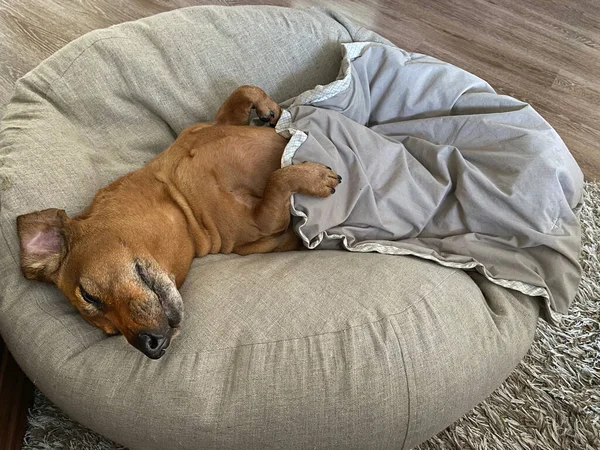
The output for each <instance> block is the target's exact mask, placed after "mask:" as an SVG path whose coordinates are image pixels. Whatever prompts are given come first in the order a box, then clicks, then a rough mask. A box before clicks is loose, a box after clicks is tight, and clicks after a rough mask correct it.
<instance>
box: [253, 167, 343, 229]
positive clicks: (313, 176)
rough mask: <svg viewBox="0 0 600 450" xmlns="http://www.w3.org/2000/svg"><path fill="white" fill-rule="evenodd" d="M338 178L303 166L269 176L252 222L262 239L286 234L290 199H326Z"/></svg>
mask: <svg viewBox="0 0 600 450" xmlns="http://www.w3.org/2000/svg"><path fill="white" fill-rule="evenodd" d="M341 181H342V178H341V177H340V176H339V175H338V174H337V173H335V172H334V171H333V170H331V169H330V168H329V167H326V166H324V165H322V164H318V163H313V162H304V163H301V164H296V165H292V166H286V167H282V168H281V169H278V170H276V171H275V172H273V173H272V174H271V176H270V177H269V179H268V181H267V185H266V187H265V191H264V194H263V197H262V200H261V202H260V203H259V204H258V205H257V206H256V207H255V209H254V211H253V219H254V222H255V223H256V225H257V226H258V228H259V230H260V232H261V234H262V235H263V236H272V235H275V234H278V233H282V232H284V231H285V230H287V228H288V226H289V224H290V196H291V195H292V194H295V193H299V194H303V195H309V196H311V197H329V196H330V195H331V194H333V193H334V192H335V187H336V186H337V185H338V184H339V183H341Z"/></svg>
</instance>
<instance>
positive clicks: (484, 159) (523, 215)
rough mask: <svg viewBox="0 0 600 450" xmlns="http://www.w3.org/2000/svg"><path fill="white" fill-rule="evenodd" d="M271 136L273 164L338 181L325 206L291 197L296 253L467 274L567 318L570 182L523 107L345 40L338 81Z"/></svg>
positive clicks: (572, 258) (572, 273)
mask: <svg viewBox="0 0 600 450" xmlns="http://www.w3.org/2000/svg"><path fill="white" fill-rule="evenodd" d="M277 131H278V132H279V133H281V134H282V135H284V136H286V137H290V138H291V139H290V141H289V143H288V145H287V147H286V150H285V152H284V155H283V159H282V165H288V164H294V163H298V162H302V161H317V162H320V163H323V164H326V165H328V166H331V167H333V169H334V170H336V171H337V172H338V173H339V174H340V175H341V176H342V177H343V179H344V182H343V183H342V184H341V185H340V187H339V188H338V189H337V192H336V193H335V194H334V195H332V196H331V197H329V198H328V199H325V200H322V199H315V198H309V197H306V196H302V195H299V194H296V195H294V196H293V198H292V215H293V217H294V227H295V230H296V232H297V233H298V235H299V236H300V237H301V238H302V239H303V241H304V243H305V245H306V246H307V247H308V248H316V247H319V248H329V249H331V248H344V249H347V250H351V251H359V252H380V253H386V254H396V255H413V256H418V257H421V258H426V259H429V260H433V261H436V262H438V263H440V264H443V265H445V266H449V267H455V268H460V269H474V270H477V271H478V272H480V273H482V274H483V275H484V276H486V277H487V278H488V279H489V280H491V281H493V282H495V283H497V284H499V285H501V286H504V287H507V288H511V289H516V290H518V291H521V292H523V293H525V294H528V295H531V296H540V297H543V298H545V299H546V306H547V310H548V312H549V313H550V311H555V312H560V313H566V312H567V310H568V307H569V304H570V302H571V300H572V299H573V297H574V296H575V293H576V290H577V287H578V284H579V279H580V273H581V268H580V266H579V264H578V256H579V251H580V228H579V222H578V219H577V216H576V211H577V210H578V208H580V206H581V201H582V190H583V175H582V173H581V170H580V169H579V167H578V166H577V163H576V162H575V160H574V159H573V157H572V156H571V154H570V153H569V151H568V149H567V148H566V146H565V144H564V143H563V142H562V140H561V139H560V137H559V136H558V134H557V133H556V132H555V131H554V130H553V129H552V127H551V126H550V125H549V124H548V123H547V122H546V121H545V120H544V119H543V118H542V117H541V116H540V115H539V114H538V113H537V112H536V111H534V109H533V108H532V107H531V106H530V105H528V104H526V103H523V102H521V101H518V100H516V99H514V98H511V97H507V96H502V95H497V94H496V93H495V92H494V90H493V89H492V88H491V86H490V85H489V84H487V83H486V82H485V81H483V80H481V79H479V78H477V77H476V76H475V75H472V74H470V73H468V72H465V71H464V70H461V69H459V68H457V67H455V66H452V65H450V64H447V63H444V62H442V61H439V60H437V59H435V58H432V57H429V56H424V55H420V54H414V53H407V52H405V51H403V50H401V49H399V48H396V47H392V46H387V45H382V44H375V43H352V44H344V58H343V61H342V64H341V69H340V75H339V76H338V79H337V80H336V81H334V82H332V83H330V84H329V85H326V86H317V87H315V89H313V90H311V91H308V92H305V93H303V94H302V95H300V96H298V97H297V98H296V99H295V100H294V101H293V102H292V103H291V105H290V106H289V107H288V108H287V109H286V110H285V111H284V113H283V115H282V118H281V119H280V121H279V123H278V124H277ZM549 318H550V319H552V316H551V314H549Z"/></svg>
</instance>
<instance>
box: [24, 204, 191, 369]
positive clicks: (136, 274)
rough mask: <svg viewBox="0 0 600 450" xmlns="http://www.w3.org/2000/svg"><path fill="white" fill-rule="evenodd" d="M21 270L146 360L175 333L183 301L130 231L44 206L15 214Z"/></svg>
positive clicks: (171, 277)
mask: <svg viewBox="0 0 600 450" xmlns="http://www.w3.org/2000/svg"><path fill="white" fill-rule="evenodd" d="M17 230H18V234H19V239H20V243H21V270H22V272H23V274H24V275H25V277H26V278H28V279H32V280H40V281H46V282H51V283H55V284H56V285H57V286H58V287H59V289H60V290H61V291H62V292H63V293H64V295H65V296H66V297H67V299H68V300H69V302H70V303H71V304H72V305H73V306H75V307H76V308H77V309H78V310H79V312H80V313H81V315H82V316H83V318H84V319H85V320H87V321H88V322H89V323H90V324H92V325H94V326H96V327H98V328H100V329H101V330H103V331H104V332H105V333H107V334H110V335H113V334H118V333H122V334H123V335H124V336H125V337H126V338H127V340H128V341H129V343H130V344H132V345H133V346H134V347H136V348H137V349H139V350H140V351H142V352H143V353H144V354H146V355H147V356H148V357H150V358H153V359H157V358H160V357H161V356H162V355H163V354H164V352H165V349H166V348H167V347H168V346H169V343H170V341H171V338H172V337H174V335H175V334H176V333H177V330H178V327H179V324H180V322H181V320H182V316H183V303H182V301H181V296H180V294H179V291H178V290H177V286H176V282H175V277H174V275H172V274H170V273H168V272H167V271H166V270H165V269H164V268H163V267H164V266H163V265H161V264H160V263H159V262H158V261H156V259H155V258H154V256H153V255H151V254H150V252H149V251H148V249H147V246H145V245H140V244H139V243H138V242H139V241H140V239H136V237H135V235H134V233H135V230H133V232H130V233H129V234H128V233H124V232H122V231H120V232H117V231H115V230H114V228H111V227H106V226H102V225H99V224H97V223H96V224H94V225H93V226H90V224H89V223H88V222H87V221H85V220H78V219H77V218H76V219H70V218H69V217H67V215H66V214H65V212H64V211H63V210H58V209H47V210H44V211H39V212H34V213H31V214H26V215H22V216H19V217H18V218H17Z"/></svg>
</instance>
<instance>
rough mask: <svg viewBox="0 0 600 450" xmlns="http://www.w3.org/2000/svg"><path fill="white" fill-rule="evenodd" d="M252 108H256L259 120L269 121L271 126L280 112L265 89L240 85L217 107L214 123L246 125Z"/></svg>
mask: <svg viewBox="0 0 600 450" xmlns="http://www.w3.org/2000/svg"><path fill="white" fill-rule="evenodd" d="M252 109H256V114H257V115H258V117H259V118H260V120H262V121H263V122H269V124H271V126H275V124H276V123H277V121H278V120H279V116H280V114H281V108H280V107H279V105H278V104H277V103H275V102H274V101H273V100H271V98H270V97H269V96H268V95H267V94H266V93H265V91H263V90H262V89H260V88H257V87H256V86H240V87H239V88H237V89H236V90H235V91H233V92H232V93H231V95H230V96H229V98H228V99H227V100H225V103H223V105H222V106H221V107H220V108H219V111H218V112H217V116H216V118H215V124H216V125H248V122H249V121H250V112H251V111H252Z"/></svg>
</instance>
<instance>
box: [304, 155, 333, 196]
mask: <svg viewBox="0 0 600 450" xmlns="http://www.w3.org/2000/svg"><path fill="white" fill-rule="evenodd" d="M295 167H297V168H298V175H299V183H298V193H300V194H303V195H310V196H311V197H329V196H330V195H331V194H333V193H335V188H336V187H337V186H338V184H340V183H341V182H342V177H341V176H340V175H338V174H337V173H336V172H334V171H333V170H332V169H331V167H328V166H324V165H323V164H319V163H314V162H309V161H305V162H303V163H301V164H298V165H296V166H295Z"/></svg>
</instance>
